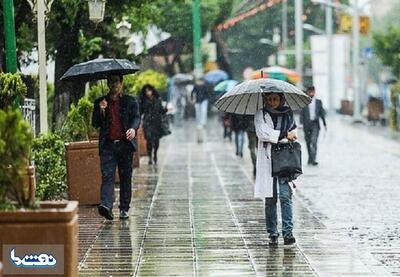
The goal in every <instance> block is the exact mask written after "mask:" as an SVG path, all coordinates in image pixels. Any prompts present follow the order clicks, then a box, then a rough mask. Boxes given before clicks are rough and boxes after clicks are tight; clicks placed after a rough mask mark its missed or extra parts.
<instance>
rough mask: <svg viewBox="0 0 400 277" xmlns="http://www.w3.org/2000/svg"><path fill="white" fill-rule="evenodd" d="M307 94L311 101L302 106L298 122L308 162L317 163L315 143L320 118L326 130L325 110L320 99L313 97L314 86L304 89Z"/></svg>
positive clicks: (316, 141) (310, 163)
mask: <svg viewBox="0 0 400 277" xmlns="http://www.w3.org/2000/svg"><path fill="white" fill-rule="evenodd" d="M306 93H307V95H308V96H310V97H311V99H312V100H311V103H310V104H309V105H308V106H306V107H305V108H303V109H302V110H301V113H300V123H301V124H302V125H303V130H304V136H305V140H306V144H307V152H308V164H309V165H314V166H315V165H318V162H317V161H316V157H317V143H318V136H319V130H320V129H321V127H320V119H322V123H323V124H324V127H325V130H327V126H326V120H325V114H326V113H325V110H324V107H323V105H322V101H321V100H319V99H316V98H315V88H314V87H313V86H310V87H308V88H307V91H306Z"/></svg>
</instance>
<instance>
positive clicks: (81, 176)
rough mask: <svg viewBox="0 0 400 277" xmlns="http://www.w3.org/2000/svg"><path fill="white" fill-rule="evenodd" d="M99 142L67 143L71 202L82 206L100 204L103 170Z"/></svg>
mask: <svg viewBox="0 0 400 277" xmlns="http://www.w3.org/2000/svg"><path fill="white" fill-rule="evenodd" d="M98 143H99V142H98V141H97V140H95V141H80V142H70V143H66V144H65V147H66V161H67V181H68V195H69V199H70V200H77V201H79V204H81V205H95V204H99V203H100V188H101V170H100V156H99V148H98Z"/></svg>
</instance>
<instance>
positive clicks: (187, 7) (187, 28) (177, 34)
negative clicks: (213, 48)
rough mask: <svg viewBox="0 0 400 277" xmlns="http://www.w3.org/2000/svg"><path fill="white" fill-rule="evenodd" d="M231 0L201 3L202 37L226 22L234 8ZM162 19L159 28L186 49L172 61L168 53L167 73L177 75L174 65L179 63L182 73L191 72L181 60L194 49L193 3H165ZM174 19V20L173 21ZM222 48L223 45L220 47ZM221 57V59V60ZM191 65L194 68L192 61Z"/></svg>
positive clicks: (214, 0) (206, 0) (212, 0)
mask: <svg viewBox="0 0 400 277" xmlns="http://www.w3.org/2000/svg"><path fill="white" fill-rule="evenodd" d="M232 3H233V2H232V1H231V0H202V1H201V30H202V37H203V36H204V35H205V34H206V32H207V31H212V30H213V29H214V27H215V26H217V25H218V24H219V23H221V22H223V21H224V20H226V19H227V18H228V17H229V16H230V14H231V10H232V7H233V4H232ZM161 10H162V15H163V16H162V17H161V18H160V21H159V23H158V26H159V27H160V28H161V29H162V30H163V31H165V32H168V33H170V34H171V36H172V37H173V38H174V39H177V40H179V41H181V42H182V43H183V45H184V48H183V49H181V51H179V52H178V53H176V54H175V55H173V57H172V59H170V58H169V56H168V53H166V55H165V56H164V59H165V61H166V63H167V69H166V72H167V73H168V74H170V75H172V74H174V73H176V72H175V71H174V64H175V63H178V66H179V67H180V71H181V72H185V71H187V70H189V68H188V67H186V68H185V66H184V63H183V62H182V60H181V55H182V54H183V53H188V52H191V51H192V47H193V32H192V1H189V0H186V1H176V2H175V3H174V2H171V1H165V2H164V3H163V4H162V6H161ZM172 18H173V20H171V19H172ZM212 35H213V37H212V39H213V40H214V41H216V43H217V44H218V43H220V41H218V40H217V39H216V37H215V35H214V33H213V34H212ZM220 46H221V45H220ZM221 58H223V57H221V55H219V59H221ZM189 65H190V66H191V67H192V64H191V61H190V63H189Z"/></svg>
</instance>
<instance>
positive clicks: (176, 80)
mask: <svg viewBox="0 0 400 277" xmlns="http://www.w3.org/2000/svg"><path fill="white" fill-rule="evenodd" d="M171 82H172V83H173V84H174V85H186V84H188V83H191V82H193V76H192V75H190V74H185V73H178V74H175V75H174V76H173V77H172V78H171Z"/></svg>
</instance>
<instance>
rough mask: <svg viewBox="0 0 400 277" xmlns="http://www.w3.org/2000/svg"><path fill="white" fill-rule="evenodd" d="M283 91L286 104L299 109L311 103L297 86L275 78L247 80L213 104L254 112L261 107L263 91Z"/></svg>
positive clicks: (228, 110)
mask: <svg viewBox="0 0 400 277" xmlns="http://www.w3.org/2000/svg"><path fill="white" fill-rule="evenodd" d="M273 92H275V93H283V95H284V97H285V100H286V105H288V106H289V107H290V108H291V109H292V110H299V109H302V108H304V107H305V106H307V105H308V104H310V103H311V98H310V97H309V96H308V95H307V94H305V93H304V92H302V91H301V90H300V89H298V88H297V87H295V86H293V85H291V84H289V83H287V82H285V81H281V80H276V79H257V80H248V81H245V82H242V83H240V84H238V85H237V86H235V87H234V88H233V89H231V90H230V91H228V92H227V93H225V94H224V95H223V96H222V97H221V98H219V99H218V100H217V102H216V103H215V106H216V107H217V108H218V109H219V110H221V111H223V112H228V113H236V114H255V113H256V112H257V111H258V110H259V109H261V108H263V105H264V104H263V99H262V94H263V93H273Z"/></svg>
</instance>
